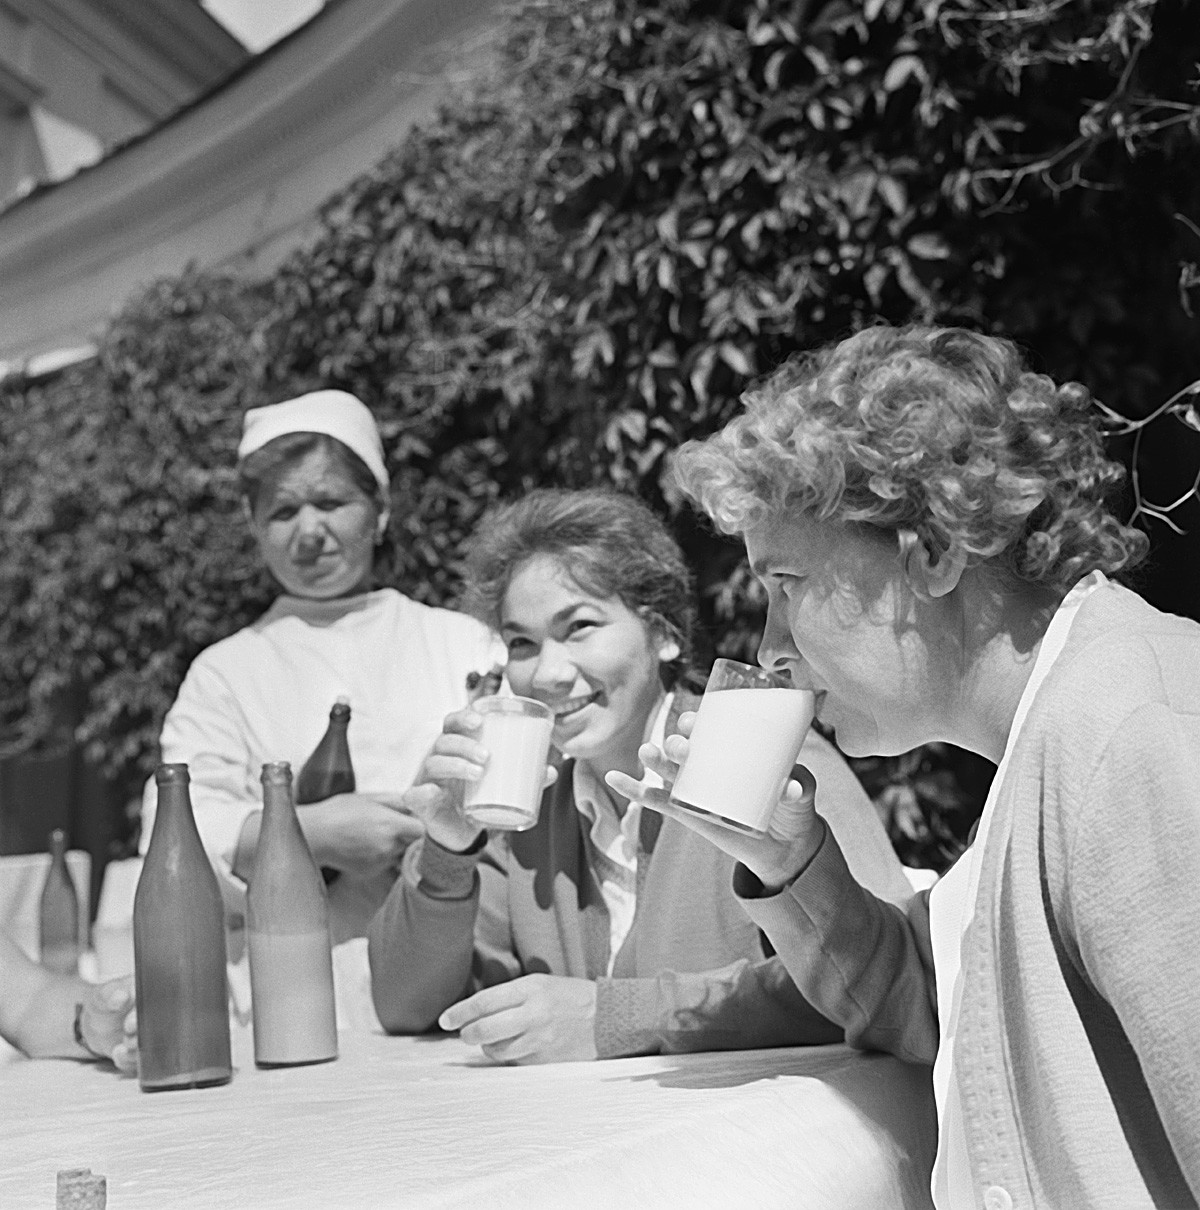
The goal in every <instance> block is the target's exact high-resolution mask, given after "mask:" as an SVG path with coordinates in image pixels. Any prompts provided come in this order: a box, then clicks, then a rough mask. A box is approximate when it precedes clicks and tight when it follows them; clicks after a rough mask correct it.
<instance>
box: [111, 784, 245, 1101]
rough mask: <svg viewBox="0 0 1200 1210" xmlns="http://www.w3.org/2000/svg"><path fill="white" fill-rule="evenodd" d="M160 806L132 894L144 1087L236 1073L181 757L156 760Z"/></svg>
mask: <svg viewBox="0 0 1200 1210" xmlns="http://www.w3.org/2000/svg"><path fill="white" fill-rule="evenodd" d="M154 780H155V782H156V783H157V785H158V811H157V814H156V815H155V819H154V831H153V832H152V833H151V836H150V847H149V848H148V849H147V850H146V859H145V862H144V864H143V866H142V873H141V876H140V877H139V879H138V886H137V893H136V894H135V896H134V901H133V960H134V979H135V985H136V992H137V1022H138V1080H139V1082H140V1083H141V1086H142V1088H143V1090H144V1091H146V1092H155V1091H158V1090H161V1089H168V1088H203V1087H206V1086H209V1085H213V1084H226V1083H228V1082H229V1080H230V1079H231V1078H232V1077H233V1066H232V1063H231V1061H230V1039H229V998H228V990H227V983H226V973H225V910H224V905H223V903H222V900H221V890H220V887H219V886H218V884H217V876H216V874H215V873H214V872H213V868H212V866H211V865H210V864H209V860H208V854H207V853H205V851H204V845H203V844H202V843H201V841H200V833H199V832H198V831H197V830H196V820H195V817H194V816H193V814H192V802H191V797H190V794H189V792H188V782H189V777H188V767H187V765H185V764H165V765H159V766H158V769H157V770H156V772H155V775H154Z"/></svg>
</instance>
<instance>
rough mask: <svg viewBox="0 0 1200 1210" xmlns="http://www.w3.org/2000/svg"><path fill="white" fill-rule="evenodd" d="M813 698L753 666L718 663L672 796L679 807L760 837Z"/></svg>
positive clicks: (803, 732)
mask: <svg viewBox="0 0 1200 1210" xmlns="http://www.w3.org/2000/svg"><path fill="white" fill-rule="evenodd" d="M815 706H816V694H815V693H813V692H812V690H810V689H796V688H793V686H792V684H791V682H790V681H788V680H787V679H786V678H784V677H781V676H777V675H776V674H774V673H771V672H767V671H765V670H764V669H762V668H759V667H757V666H756V665H753V664H742V663H739V662H738V661H737V660H727V659H719V660H715V661H714V662H713V667H712V673H711V674H710V675H709V678H708V684H707V685H706V686H705V689H704V696H703V697H702V698H701V699H700V709H699V710H698V711H697V713H696V722H695V725H694V726H693V728H692V734H691V736H690V737H689V739H688V754H687V758H686V759H685V761H684V763H683V764H682V765H681V766H680V769H679V774H678V776H677V777H676V778H675V785H674V787H673V788H672V790H671V802H673V803H674V804H675V806H677V807H683V808H684V809H685V810H688V811H693V812H695V813H696V814H697V815H704V816H707V817H708V818H710V819H713V820H715V821H716V822H717V823H722V824H725V825H727V826H728V827H731V828H736V829H737V830H738V831H740V832H751V833H753V834H755V835H759V836H761V835H763V834H764V833H765V832H766V830H767V827H768V825H769V824H770V822H771V814H772V812H773V811H774V810H775V804H776V803H777V802H778V801H779V796H780V795H781V794H782V793H783V788H784V786H785V785H786V784H787V779H788V777H789V776H790V775H791V771H792V766H793V765H795V763H796V758H797V757H798V756H799V755H800V745H801V744H803V743H804V736H805V735H806V734H807V732H808V728H809V727H810V726H811V724H812V720H813V711H814V709H815Z"/></svg>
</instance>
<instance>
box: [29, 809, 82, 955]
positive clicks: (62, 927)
mask: <svg viewBox="0 0 1200 1210" xmlns="http://www.w3.org/2000/svg"><path fill="white" fill-rule="evenodd" d="M49 848H50V868H49V869H48V870H47V871H46V880H45V882H43V883H42V897H41V902H40V903H39V905H38V907H39V911H38V924H39V926H40V946H41V949H40V954H41V960H42V965H43V966H45V967H48V968H49V969H50V970H52V971H59V972H61V973H64V974H69V975H74V974H76V973H77V972H78V970H79V950H80V946H79V895H78V894H77V892H76V890H75V883H74V882H73V881H72V880H71V871H70V870H69V869H68V868H67V836H66V833H65V832H64V831H63V830H62V828H55V829H54V831H53V832H51V833H50V845H49Z"/></svg>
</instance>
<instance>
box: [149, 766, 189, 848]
mask: <svg viewBox="0 0 1200 1210" xmlns="http://www.w3.org/2000/svg"><path fill="white" fill-rule="evenodd" d="M159 837H163V838H164V839H163V841H162V842H161V843H169V842H174V843H176V844H178V843H180V842H183V843H187V842H189V841H194V842H195V843H196V844H200V833H199V831H197V829H196V819H195V816H194V815H193V814H192V799H191V795H190V794H189V793H188V788H187V783H186V782H177V781H171V782H160V783H159V786H158V810H157V811H156V812H155V815H154V831H153V832H152V833H151V835H150V846H149V848H148V849H147V850H146V858H147V860H149V858H150V857H151V855H152V854H153V852H154V848H155V842H156V841H158V840H159Z"/></svg>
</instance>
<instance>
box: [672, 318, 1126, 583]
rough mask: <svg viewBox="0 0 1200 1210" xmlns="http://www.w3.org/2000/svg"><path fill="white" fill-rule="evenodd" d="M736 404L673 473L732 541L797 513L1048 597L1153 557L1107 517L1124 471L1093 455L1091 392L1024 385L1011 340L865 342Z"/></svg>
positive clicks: (865, 336) (854, 340)
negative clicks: (920, 548) (945, 557)
mask: <svg viewBox="0 0 1200 1210" xmlns="http://www.w3.org/2000/svg"><path fill="white" fill-rule="evenodd" d="M742 400H743V403H744V410H743V411H742V413H741V414H740V415H738V416H737V417H735V418H734V419H733V420H732V421H730V423H729V424H727V425H726V426H725V428H724V429H722V430H721V431H720V432H718V433H716V434H715V435H713V436H712V437H709V438H707V439H706V440H703V441H692V442H688V443H687V444H686V445H684V446H682V447H681V448H680V449H679V451H678V452H677V453H676V455H675V457H674V460H673V472H674V474H675V477H676V479H677V481H678V482H679V484H680V485H681V487H682V488H683V490H684V491H685V492H687V493H688V495H690V496H691V497H692V499H694V500H695V501H696V502H697V503H698V504H699V506H700V507H701V508H702V509H703V510H704V511H705V512H706V513H708V514H709V516H710V517H712V518H713V520H714V521H715V522H716V524H717V526H718V528H720V529H722V530H723V531H725V532H727V533H742V532H744V531H745V530H746V529H747V528H749V527H750V526H752V525H754V524H756V523H757V522H758V521H760V520H761V519H762V518H763V517H765V516H767V515H768V514H771V513H774V512H777V511H779V510H782V509H785V508H786V509H797V510H800V511H802V512H804V513H807V514H809V515H811V516H813V517H815V518H816V519H818V520H821V521H827V520H835V521H844V522H859V523H863V524H867V525H870V526H873V527H876V528H878V529H882V530H891V531H893V532H896V531H903V532H905V533H906V534H908V535H910V537H909V539H908V542H907V545H905V543H904V542H903V541H901V543H900V546H901V549H900V555H901V557H907V555H908V554H909V552H910V551H911V549H912V547H913V546H914V545H915V543H916V542H918V541H919V542H924V543H926V544H927V545H928V546H929V547H930V549H932V550H934V551H935V552H937V553H938V554H943V553H945V552H947V551H950V550H954V551H956V552H958V553H960V554H961V555H962V556H964V557H965V559H966V562H967V565H968V566H970V565H978V564H981V563H988V564H990V565H992V566H994V567H997V568H998V569H1002V570H1003V571H1004V572H1006V573H1007V574H1008V575H1010V576H1012V577H1015V578H1016V579H1017V580H1021V581H1026V582H1031V583H1036V584H1041V585H1044V586H1046V587H1048V588H1052V589H1055V590H1057V591H1059V592H1065V591H1066V590H1067V589H1069V588H1070V587H1071V585H1072V584H1074V583H1075V582H1076V581H1077V580H1079V579H1080V578H1081V577H1082V576H1084V575H1086V574H1087V573H1088V572H1089V571H1092V570H1095V569H1100V570H1101V571H1104V572H1106V573H1109V574H1115V573H1117V572H1120V571H1124V570H1127V569H1129V568H1132V567H1133V566H1134V565H1136V564H1137V563H1138V562H1139V561H1140V560H1141V559H1142V558H1143V557H1144V555H1145V553H1146V550H1147V547H1148V545H1149V540H1148V539H1147V537H1146V535H1145V534H1144V533H1142V532H1141V531H1140V530H1137V529H1134V528H1133V527H1131V526H1127V525H1124V524H1122V523H1121V522H1120V521H1119V520H1118V519H1117V518H1116V517H1115V516H1114V515H1113V512H1112V510H1111V508H1110V505H1109V503H1108V501H1109V500H1110V499H1111V497H1112V496H1113V494H1114V493H1115V492H1116V490H1117V489H1118V488H1119V486H1120V485H1121V483H1122V481H1123V479H1124V475H1125V471H1124V468H1123V467H1121V466H1120V465H1119V464H1118V463H1116V462H1113V461H1111V460H1110V459H1109V458H1108V457H1107V456H1106V454H1105V453H1104V449H1103V445H1102V439H1101V432H1100V425H1099V417H1098V415H1097V410H1096V409H1095V408H1094V407H1093V406H1092V400H1091V396H1090V394H1089V393H1088V391H1087V389H1086V388H1085V387H1083V386H1081V385H1080V384H1079V383H1074V382H1068V383H1064V384H1062V385H1056V384H1055V383H1054V381H1053V380H1052V379H1050V378H1048V377H1046V376H1045V375H1043V374H1035V373H1032V372H1030V371H1029V370H1028V369H1027V368H1026V366H1025V364H1024V362H1023V359H1022V357H1021V354H1020V352H1019V350H1018V349H1017V347H1016V345H1014V344H1013V343H1012V342H1011V341H1008V340H1003V339H999V338H997V337H993V336H985V335H982V334H980V333H977V332H970V331H967V330H965V329H962V328H933V327H921V326H912V327H903V328H890V327H874V328H868V329H866V330H864V331H862V332H859V333H858V334H857V335H855V336H851V337H849V338H848V339H846V340H843V341H841V342H839V343H837V344H832V345H828V346H826V347H824V348H821V349H818V350H817V351H815V352H812V353H808V354H805V355H802V356H798V357H796V358H793V359H792V360H791V361H789V362H788V363H787V364H785V365H784V366H782V367H781V368H780V369H779V370H778V371H776V372H775V373H774V374H772V375H771V376H769V377H768V378H766V379H765V380H763V381H762V382H761V383H759V384H757V385H755V386H754V387H752V388H751V389H750V390H748V391H747V392H746V393H745V395H744V396H743V397H742Z"/></svg>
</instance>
